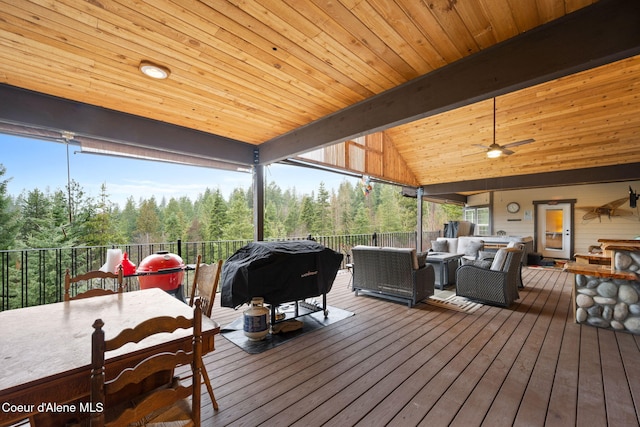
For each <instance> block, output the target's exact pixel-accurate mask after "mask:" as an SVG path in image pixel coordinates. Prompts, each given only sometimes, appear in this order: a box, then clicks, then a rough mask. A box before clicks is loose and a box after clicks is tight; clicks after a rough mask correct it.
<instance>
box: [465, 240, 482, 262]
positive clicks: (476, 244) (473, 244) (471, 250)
mask: <svg viewBox="0 0 640 427" xmlns="http://www.w3.org/2000/svg"><path fill="white" fill-rule="evenodd" d="M482 249H484V241H482V240H471V241H470V242H469V243H467V247H466V248H465V249H464V254H465V255H466V256H470V257H474V258H477V257H478V252H480V250H482Z"/></svg>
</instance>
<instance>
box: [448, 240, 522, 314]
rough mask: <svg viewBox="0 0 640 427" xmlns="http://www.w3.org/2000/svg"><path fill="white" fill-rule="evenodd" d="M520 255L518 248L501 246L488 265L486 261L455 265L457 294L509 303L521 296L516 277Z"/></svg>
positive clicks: (502, 304)
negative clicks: (456, 267)
mask: <svg viewBox="0 0 640 427" xmlns="http://www.w3.org/2000/svg"><path fill="white" fill-rule="evenodd" d="M522 254H523V252H522V251H521V250H520V249H517V248H502V249H499V250H498V252H497V253H496V255H495V258H494V259H493V261H492V262H491V265H490V266H489V267H488V268H487V266H488V262H487V261H476V262H475V263H473V264H466V265H462V266H460V267H458V270H457V273H456V274H457V282H456V293H457V294H458V295H459V296H463V297H466V298H469V299H472V300H476V301H481V302H485V303H489V304H494V305H500V306H503V307H508V306H510V305H511V304H512V303H513V302H514V301H515V300H517V299H518V298H519V297H520V296H519V294H518V279H519V277H520V273H519V272H520V269H521V264H520V262H521V260H522Z"/></svg>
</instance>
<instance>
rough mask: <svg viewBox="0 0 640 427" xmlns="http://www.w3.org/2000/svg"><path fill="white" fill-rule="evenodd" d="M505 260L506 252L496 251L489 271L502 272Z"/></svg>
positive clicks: (503, 250) (504, 250)
mask: <svg viewBox="0 0 640 427" xmlns="http://www.w3.org/2000/svg"><path fill="white" fill-rule="evenodd" d="M506 260H507V250H506V249H498V252H496V256H495V258H493V263H491V270H494V271H502V267H504V262H505V261H506Z"/></svg>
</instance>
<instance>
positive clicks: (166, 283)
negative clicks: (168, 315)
mask: <svg viewBox="0 0 640 427" xmlns="http://www.w3.org/2000/svg"><path fill="white" fill-rule="evenodd" d="M184 269H185V264H184V262H183V261H182V258H181V257H180V256H178V255H176V254H172V253H171V252H168V251H159V252H156V253H155V254H151V255H149V256H147V257H146V258H145V259H143V260H142V261H141V262H140V265H138V269H137V271H136V276H138V281H139V282H140V289H149V288H160V289H162V290H164V291H166V292H168V293H170V294H171V295H173V296H175V297H176V298H178V299H179V300H181V301H184V294H183V292H182V280H183V279H184Z"/></svg>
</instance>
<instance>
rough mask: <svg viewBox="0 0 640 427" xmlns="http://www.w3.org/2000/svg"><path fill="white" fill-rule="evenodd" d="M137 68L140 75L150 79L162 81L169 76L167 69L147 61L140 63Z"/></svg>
mask: <svg viewBox="0 0 640 427" xmlns="http://www.w3.org/2000/svg"><path fill="white" fill-rule="evenodd" d="M138 68H139V69H140V72H142V74H144V75H145V76H148V77H151V78H152V79H158V80H163V79H166V78H167V77H169V74H171V72H170V71H169V69H168V68H167V67H163V66H162V65H157V64H154V63H152V62H149V61H142V62H140V65H139V66H138Z"/></svg>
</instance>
